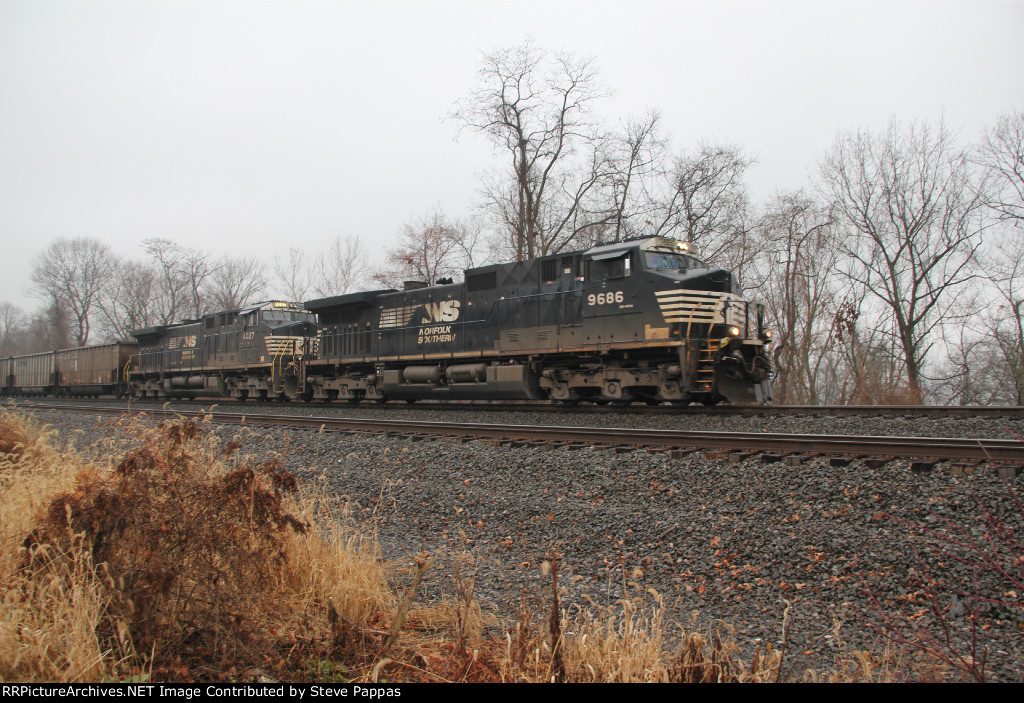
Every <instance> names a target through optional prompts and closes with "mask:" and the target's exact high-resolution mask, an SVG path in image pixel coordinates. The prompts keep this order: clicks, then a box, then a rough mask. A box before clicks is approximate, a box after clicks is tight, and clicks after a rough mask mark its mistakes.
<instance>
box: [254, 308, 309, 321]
mask: <svg viewBox="0 0 1024 703" xmlns="http://www.w3.org/2000/svg"><path fill="white" fill-rule="evenodd" d="M263 321H264V322H316V316H315V315H314V314H313V313H311V312H289V311H287V310H264V311H263Z"/></svg>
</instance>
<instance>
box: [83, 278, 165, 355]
mask: <svg viewBox="0 0 1024 703" xmlns="http://www.w3.org/2000/svg"><path fill="white" fill-rule="evenodd" d="M158 283H159V281H158V280H157V275H156V269H155V268H154V267H153V266H149V265H147V264H142V263H139V262H136V261H125V262H121V263H120V264H119V265H118V267H117V271H116V272H115V273H114V275H113V276H112V278H111V283H110V285H109V286H108V287H107V288H106V290H105V291H104V294H103V295H102V296H101V297H100V300H99V302H98V306H99V309H100V312H101V313H102V320H101V326H102V330H103V332H104V335H105V337H107V338H108V339H128V338H130V337H131V332H132V330H136V329H141V328H143V327H149V326H150V325H152V324H154V323H153V320H152V318H151V315H152V312H153V308H154V299H155V297H156V296H157V288H158Z"/></svg>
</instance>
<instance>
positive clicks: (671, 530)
mask: <svg viewBox="0 0 1024 703" xmlns="http://www.w3.org/2000/svg"><path fill="white" fill-rule="evenodd" d="M246 409H247V410H251V411H252V412H254V413H256V412H265V411H267V410H268V409H272V406H259V407H258V408H257V407H256V406H249V407H247V408H246ZM285 410H287V411H288V412H295V411H301V410H302V407H301V406H295V405H292V406H288V407H287V408H285ZM338 412H339V413H343V414H348V415H353V416H359V417H374V416H379V417H380V418H381V419H382V421H385V420H387V419H406V418H409V419H411V418H416V419H448V420H450V421H465V422H470V421H476V422H499V421H500V422H505V423H508V424H556V423H561V424H581V425H599V424H603V425H605V426H616V427H623V426H638V427H639V426H643V427H674V428H678V429H694V430H701V429H707V430H719V431H720V430H726V431H728V430H733V431H751V430H754V431H757V430H763V431H765V432H803V433H821V434H832V433H836V434H881V435H918V436H974V437H1008V436H1010V434H1009V432H1016V433H1018V434H1021V435H1022V436H1024V426H1022V425H1024V423H1022V422H1020V421H1007V420H984V419H967V420H965V419H957V420H931V419H910V418H907V419H895V420H894V419H885V418H859V417H848V418H800V417H777V418H773V417H771V416H767V415H766V416H760V417H751V418H727V417H726V418H723V417H666V416H654V417H648V416H630V415H626V414H623V415H608V416H599V417H598V416H591V415H587V416H580V415H574V414H569V415H566V414H559V415H550V416H549V415H540V416H538V415H536V414H529V413H513V414H504V415H502V416H501V417H500V418H499V417H482V416H481V415H482V414H481V413H479V412H474V413H469V414H468V417H467V413H460V412H455V413H449V414H445V415H443V416H441V415H440V414H439V413H433V414H430V413H424V412H422V411H416V410H415V409H406V408H400V409H394V408H374V407H359V408H354V409H348V408H346V409H342V410H340V411H338ZM308 414H314V415H316V414H321V415H323V414H327V412H325V410H324V409H323V408H315V409H310V411H309V413H308ZM43 418H44V420H45V421H46V422H48V423H51V424H52V425H54V426H55V427H56V428H58V429H59V430H60V432H61V435H60V436H61V437H63V438H72V437H74V438H76V442H77V443H78V444H79V446H82V445H84V444H86V443H88V442H90V441H91V440H92V439H93V438H95V437H96V436H97V435H98V434H99V433H100V432H102V429H101V428H100V427H99V426H98V425H97V419H96V417H95V416H81V415H63V414H57V413H47V414H44V415H43ZM75 430H83V431H82V432H81V433H77V432H75ZM237 431H238V430H237V428H225V430H224V432H225V435H226V436H227V437H230V436H231V435H232V434H234V433H236V432H237ZM288 438H289V439H288V441H287V443H284V442H283V441H282V431H281V430H280V429H277V430H269V429H268V430H259V431H257V432H254V433H252V434H250V435H248V436H247V438H246V439H245V446H244V448H243V451H245V452H247V453H251V454H260V453H263V452H268V451H277V452H280V451H283V450H284V449H285V448H286V446H287V455H286V456H287V462H288V464H289V466H290V467H292V468H293V469H294V470H296V471H297V473H298V474H299V475H300V476H301V477H302V478H305V479H307V480H309V481H313V480H316V481H321V482H323V485H324V487H325V488H326V489H327V490H328V491H330V492H331V493H332V494H336V495H339V496H342V495H343V496H348V497H350V498H351V500H352V502H353V505H354V507H355V509H356V510H355V512H356V514H357V515H362V516H363V517H364V518H365V519H367V520H370V521H372V523H373V525H374V526H375V528H376V530H377V532H378V534H379V538H380V541H381V545H382V547H383V550H384V553H385V556H386V557H388V558H392V559H396V560H399V561H402V562H404V563H408V561H409V560H410V557H411V556H413V555H415V554H417V553H419V552H422V551H429V552H432V553H437V554H440V555H442V557H443V558H442V559H440V560H439V561H438V563H437V565H435V567H434V569H433V570H432V573H431V574H428V579H430V583H429V585H428V586H427V588H428V592H429V594H430V595H431V596H437V595H441V594H443V593H451V592H452V590H453V581H452V573H451V565H452V563H453V560H454V559H456V558H461V555H471V557H472V559H473V563H474V564H475V568H476V590H477V594H478V596H479V597H480V598H481V600H482V601H484V602H485V603H489V604H491V605H492V606H493V607H494V608H495V609H496V610H497V611H498V612H499V613H500V614H501V615H502V616H504V617H506V618H508V619H511V618H512V617H514V615H515V613H516V610H517V607H518V604H519V602H520V600H521V599H522V598H523V597H524V595H525V597H526V598H528V599H534V600H537V601H539V602H547V601H548V599H549V593H550V583H549V582H548V581H546V580H545V578H544V577H542V576H541V573H540V562H541V561H542V560H544V559H545V558H546V557H547V556H548V555H550V554H551V553H552V551H556V552H557V553H558V554H559V555H560V557H559V559H560V563H561V575H560V585H561V586H562V588H563V591H564V594H563V600H562V603H563V606H566V607H570V606H586V605H588V604H589V603H594V604H598V605H605V604H611V603H614V602H615V601H617V600H618V599H620V598H622V597H623V594H624V592H625V594H626V595H630V596H632V595H637V594H638V593H640V592H641V591H640V590H639V588H640V587H649V588H653V589H655V590H656V591H657V592H658V593H660V594H661V595H662V596H664V597H665V602H666V604H667V605H668V606H669V607H670V609H671V613H672V618H673V619H674V620H676V621H678V622H681V623H684V624H686V625H690V624H691V623H692V622H693V617H692V615H691V614H692V613H693V611H697V613H698V616H697V617H698V620H699V622H701V623H703V624H706V623H708V622H711V621H714V620H722V621H724V622H726V623H728V624H730V625H732V626H734V627H735V628H736V630H737V634H736V639H737V640H738V641H739V643H740V644H741V645H743V646H744V647H747V648H748V649H747V654H748V656H749V654H750V652H752V650H753V645H754V643H755V642H757V641H763V642H770V643H773V645H775V646H779V645H780V644H781V641H782V637H783V633H782V628H783V620H784V612H785V611H786V610H787V608H788V612H789V617H788V634H787V640H788V641H787V653H788V655H787V668H789V669H790V670H791V671H792V672H800V671H802V670H803V669H804V668H805V667H808V666H810V667H815V668H818V669H823V668H829V667H830V665H831V663H832V660H833V657H834V655H835V653H836V652H837V651H838V648H839V646H840V641H839V640H841V641H842V642H841V644H842V646H844V647H847V648H853V649H863V648H869V647H874V645H875V636H874V635H873V634H872V632H871V631H870V630H869V629H868V628H867V627H866V622H867V621H869V620H876V621H877V620H878V618H879V616H880V613H881V612H882V611H884V612H888V613H891V612H894V610H895V609H896V608H903V609H905V610H906V611H907V612H909V613H912V614H914V616H915V619H914V620H913V622H914V623H915V624H916V625H918V626H919V627H922V628H924V629H926V630H929V631H932V632H934V633H936V634H937V635H938V636H939V637H942V636H943V635H942V633H941V630H940V629H939V628H938V627H937V626H936V624H935V622H934V621H933V619H932V617H931V613H930V611H929V601H928V599H926V598H922V597H920V596H919V595H916V594H918V593H919V592H920V590H921V589H922V585H921V583H920V577H921V576H922V575H923V576H924V577H926V578H931V579H937V580H939V581H940V582H942V583H945V584H947V585H944V586H943V585H940V587H939V589H938V592H939V600H938V602H939V605H940V606H941V607H942V608H945V609H947V620H948V622H950V623H951V624H952V626H953V629H952V634H951V636H952V637H953V638H954V639H956V640H957V644H956V646H955V649H956V651H958V652H960V653H962V654H964V655H969V654H970V653H971V649H970V645H969V644H967V642H968V641H969V639H970V635H971V633H970V631H969V616H970V614H971V612H970V611H971V603H972V601H971V600H970V599H969V598H965V597H963V596H957V595H955V594H954V592H955V591H956V590H958V589H963V590H965V591H966V592H969V593H974V592H977V591H976V590H975V586H974V579H975V576H974V575H973V574H972V571H971V569H970V568H969V567H966V566H964V565H963V564H962V563H960V562H958V561H957V560H956V559H954V558H951V557H950V556H945V557H942V556H941V555H937V554H936V552H935V551H934V550H931V551H929V550H927V549H924V548H923V541H922V540H921V539H920V537H916V538H915V537H913V535H914V534H919V533H916V531H915V530H913V529H912V528H911V527H910V526H912V525H920V526H924V527H927V528H929V529H938V530H941V529H943V527H944V522H943V521H944V520H949V521H951V522H952V523H953V524H956V525H961V526H964V528H965V529H966V530H967V533H966V534H967V535H969V536H970V537H972V538H973V539H975V540H982V539H984V533H985V525H984V519H983V518H984V517H985V514H986V512H988V513H989V514H991V515H994V516H996V518H997V519H998V521H999V523H1000V524H1001V525H1002V526H1003V527H1005V528H1007V529H1010V530H1012V531H1013V534H1015V535H1017V536H1018V537H1017V539H1018V540H1019V535H1020V534H1022V531H1024V508H1022V507H1021V506H1020V505H1019V504H1015V503H1014V498H1013V493H1012V492H1015V494H1016V497H1017V499H1019V500H1022V501H1024V476H1018V477H1017V478H1014V479H1010V480H1009V481H1007V480H1003V479H1000V478H998V477H997V476H996V475H995V472H994V471H993V470H992V468H991V467H982V468H980V469H979V470H977V471H976V472H975V473H974V474H972V475H964V474H956V473H954V470H953V468H952V467H951V466H950V465H948V464H940V465H938V466H936V467H935V468H934V469H933V470H932V471H930V472H926V473H914V472H912V471H911V468H910V462H907V461H894V462H891V463H889V464H887V465H886V466H884V467H882V468H877V469H871V468H869V467H867V466H865V465H863V464H862V462H859V461H858V462H854V463H853V464H851V465H850V466H847V467H842V468H833V467H830V466H829V465H828V463H827V460H814V461H809V462H807V463H805V464H803V465H801V466H799V467H795V468H791V467H788V466H785V465H783V464H780V463H775V464H767V463H764V462H762V460H761V459H760V458H759V457H756V456H755V457H751V458H748V459H746V460H745V461H743V462H742V463H740V464H736V465H733V464H731V463H730V462H729V461H728V460H726V459H713V460H707V459H705V458H704V456H703V455H702V454H699V453H697V454H691V455H688V456H686V457H684V458H682V459H672V457H671V456H670V455H669V454H648V453H646V452H642V451H634V452H629V453H624V454H616V453H613V452H611V451H607V450H595V449H576V450H572V449H568V448H557V449H550V450H549V449H531V448H525V447H510V446H499V447H495V446H492V445H490V444H485V443H481V442H467V443H463V442H458V441H422V442H415V441H411V440H406V439H400V438H397V437H386V436H370V435H363V436H358V435H337V434H331V433H324V434H322V435H321V434H318V433H317V432H315V431H296V430H288ZM979 505H982V506H985V507H984V509H982V508H979ZM960 537H961V538H962V537H963V536H960ZM1006 539H1007V540H1012V539H1014V538H1013V537H1012V536H1010V537H1007V538H1006ZM1017 545H1018V543H1016V542H1014V543H1013V546H1012V547H1011V548H1012V549H1016V550H1017V551H1016V556H1017V557H1020V556H1021V555H1022V553H1024V551H1022V549H1021V547H1020V546H1017ZM952 551H953V552H954V553H956V554H968V553H969V551H970V550H966V551H965V550H961V549H959V548H953V549H952ZM988 551H990V552H991V551H992V550H991V549H989V550H988ZM1010 568H1011V569H1015V570H1016V571H1015V574H1016V577H1017V579H1018V582H1019V579H1021V578H1022V577H1024V565H1022V564H1017V565H1016V566H1013V565H1012V559H1011V560H1010ZM976 578H977V584H978V589H977V590H978V591H981V592H983V593H984V594H986V596H987V597H989V598H998V599H1001V600H1005V601H1009V602H1011V603H1013V604H1014V605H1013V606H1012V607H1007V606H1005V605H991V604H984V605H983V606H982V610H983V612H982V619H981V621H980V626H979V629H978V632H977V636H978V638H979V643H980V645H979V649H980V648H984V649H985V650H987V657H988V664H989V669H990V670H991V671H992V672H993V674H994V678H996V679H998V680H1021V679H1022V678H1024V594H1021V593H1020V592H1019V590H1020V589H1019V587H1016V586H1015V585H1014V584H1013V583H1012V582H1010V581H1008V580H1007V579H1005V578H1003V577H1000V576H999V575H998V574H996V573H995V572H994V571H993V570H991V569H981V570H980V571H978V574H977V577H976ZM634 584H635V585H634ZM869 594H871V595H873V596H874V597H875V598H877V599H878V601H879V602H880V605H877V606H876V605H873V604H872V602H871V597H870V595H869ZM836 622H842V623H844V624H843V626H842V629H841V630H840V631H839V634H838V637H837V635H836V633H835V632H834V631H833V625H834V623H836ZM980 654H981V652H980V651H979V652H978V656H980Z"/></svg>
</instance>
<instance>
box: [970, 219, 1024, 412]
mask: <svg viewBox="0 0 1024 703" xmlns="http://www.w3.org/2000/svg"><path fill="white" fill-rule="evenodd" d="M979 269H980V270H981V271H984V272H985V276H986V278H988V280H989V281H990V282H991V283H992V286H991V287H992V289H994V290H995V292H996V295H997V296H998V298H997V302H996V303H995V304H994V305H992V306H990V308H989V310H988V311H987V312H986V313H985V314H984V315H981V316H980V320H981V321H982V323H983V325H984V327H983V330H984V333H985V335H984V336H985V337H986V338H987V339H988V340H989V341H991V342H993V343H994V346H995V349H996V350H997V351H998V356H999V358H1000V360H1001V362H1002V366H1003V369H1004V371H1003V373H1000V374H999V377H1000V379H1001V381H1002V385H1003V386H1004V387H1006V388H1011V389H1013V393H1012V402H1013V404H1014V405H1024V241H1022V240H1021V238H1020V236H1019V234H1017V233H1016V232H1004V233H1003V237H1002V239H1001V240H1000V241H999V242H997V243H996V244H995V246H994V247H993V248H992V250H991V252H990V253H988V254H986V255H984V256H983V258H982V260H981V265H980V266H979Z"/></svg>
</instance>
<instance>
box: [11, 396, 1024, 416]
mask: <svg viewBox="0 0 1024 703" xmlns="http://www.w3.org/2000/svg"><path fill="white" fill-rule="evenodd" d="M22 400H23V401H24V400H30V399H22ZM12 402H17V401H12ZM37 402H50V401H49V400H45V401H43V400H41V401H37ZM106 402H114V399H113V398H109V399H106ZM168 402H170V403H175V404H179V405H209V404H211V403H217V404H221V405H223V406H232V407H234V406H237V407H239V408H246V407H252V408H259V407H262V405H263V404H262V403H261V404H259V405H257V404H254V403H246V402H239V401H237V400H234V399H231V398H208V399H205V400H202V399H196V400H186V399H183V398H176V399H173V400H170V401H166V400H157V399H151V400H136V401H134V403H135V404H137V405H138V406H139V407H146V408H148V407H150V405H153V406H158V405H163V404H165V403H168ZM368 405H371V406H372V405H373V404H372V403H368ZM302 406H304V407H322V408H338V409H344V410H355V409H357V408H358V407H359V406H357V405H349V404H348V403H345V402H343V401H339V402H334V403H324V402H318V401H314V402H312V403H308V404H306V403H303V404H302ZM383 407H389V408H395V409H396V411H399V412H401V410H405V409H414V410H453V409H454V410H466V411H476V412H535V413H573V414H595V415H601V414H609V413H611V414H623V413H629V414H636V415H728V416H736V415H752V416H765V415H767V416H774V415H796V416H810V417H831V416H841V417H930V418H935V419H941V418H950V417H978V418H997V417H998V418H1008V419H1013V418H1016V419H1024V406H1021V405H985V406H975V405H729V404H725V405H712V406H703V405H664V404H663V405H655V406H649V405H644V404H641V403H633V404H632V405H625V406H623V405H613V404H607V405H594V404H590V403H581V404H580V405H575V406H569V405H563V404H558V403H552V402H550V401H546V400H541V401H500V402H495V401H422V402H419V403H415V404H411V405H407V404H406V403H402V402H399V401H394V402H393V403H391V404H389V405H385V406H383Z"/></svg>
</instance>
